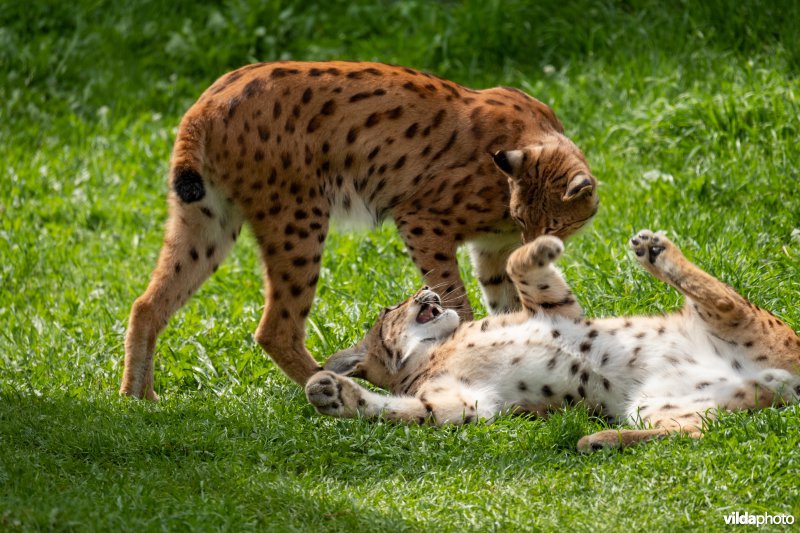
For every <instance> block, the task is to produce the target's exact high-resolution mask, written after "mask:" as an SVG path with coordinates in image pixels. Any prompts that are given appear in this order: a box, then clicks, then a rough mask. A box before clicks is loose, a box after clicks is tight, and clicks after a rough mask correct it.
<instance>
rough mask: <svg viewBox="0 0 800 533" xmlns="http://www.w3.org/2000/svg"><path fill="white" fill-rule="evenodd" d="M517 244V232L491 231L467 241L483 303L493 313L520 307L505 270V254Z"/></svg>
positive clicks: (518, 238) (515, 247) (517, 309)
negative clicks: (503, 234)
mask: <svg viewBox="0 0 800 533" xmlns="http://www.w3.org/2000/svg"><path fill="white" fill-rule="evenodd" d="M520 244H521V240H520V237H519V235H518V234H515V235H511V236H509V237H502V236H500V237H498V236H494V235H493V236H492V237H485V238H483V239H479V240H475V241H472V242H471V243H470V244H469V253H470V258H471V259H472V266H473V267H474V268H475V274H476V275H477V276H478V282H479V283H480V285H481V291H482V292H483V299H484V303H485V304H486V306H487V308H488V309H489V312H490V313H492V314H493V315H497V314H501V313H513V312H515V311H519V309H520V302H519V296H517V291H516V289H515V288H514V284H513V283H512V282H511V278H509V277H508V274H506V263H507V262H508V257H509V256H510V255H511V253H512V252H513V251H514V250H516V249H517V248H519V246H520Z"/></svg>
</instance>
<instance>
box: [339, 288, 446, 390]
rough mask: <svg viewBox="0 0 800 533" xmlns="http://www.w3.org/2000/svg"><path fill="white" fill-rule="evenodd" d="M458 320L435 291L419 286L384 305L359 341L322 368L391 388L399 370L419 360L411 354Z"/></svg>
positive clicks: (424, 351)
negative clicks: (404, 298)
mask: <svg viewBox="0 0 800 533" xmlns="http://www.w3.org/2000/svg"><path fill="white" fill-rule="evenodd" d="M458 323H459V319H458V314H457V313H456V312H455V311H453V310H452V309H444V308H443V307H442V299H441V298H440V297H439V295H438V294H436V293H435V292H433V291H432V290H430V289H429V288H428V287H423V288H422V289H420V290H419V291H417V293H416V294H414V295H413V296H412V297H410V298H408V299H406V300H405V301H403V302H401V303H399V304H397V305H395V306H394V307H386V308H384V309H383V311H381V314H380V315H379V316H378V320H377V321H376V322H375V324H374V325H373V326H372V328H370V330H369V332H368V333H367V335H366V336H365V337H364V338H363V339H362V340H361V342H359V343H357V344H356V345H354V346H351V347H350V348H347V349H345V350H342V351H340V352H337V353H335V354H333V355H332V356H331V357H330V359H328V361H327V362H326V363H325V370H330V371H332V372H336V373H337V374H343V375H346V376H353V377H360V378H364V379H366V380H367V381H369V382H371V383H374V384H375V385H378V386H379V387H384V388H389V389H391V388H392V385H393V384H394V382H395V381H396V379H395V378H396V376H397V375H398V373H399V372H400V371H401V370H403V369H407V366H409V365H415V364H417V363H419V362H421V361H420V360H419V359H418V358H416V357H415V356H422V355H424V354H427V353H428V351H429V350H430V348H432V347H433V346H434V345H436V344H437V343H438V341H440V340H442V339H444V338H446V337H447V336H449V335H450V334H451V333H452V332H453V331H455V329H456V328H457V327H458Z"/></svg>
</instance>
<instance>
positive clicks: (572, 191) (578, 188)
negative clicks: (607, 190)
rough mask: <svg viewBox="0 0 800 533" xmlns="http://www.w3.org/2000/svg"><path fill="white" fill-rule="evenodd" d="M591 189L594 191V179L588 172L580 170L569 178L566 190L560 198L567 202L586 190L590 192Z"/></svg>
mask: <svg viewBox="0 0 800 533" xmlns="http://www.w3.org/2000/svg"><path fill="white" fill-rule="evenodd" d="M592 191H594V180H593V179H592V178H591V176H589V175H588V174H585V173H583V172H581V173H580V174H576V175H575V177H574V178H572V179H571V180H569V184H568V185H567V191H566V192H565V193H564V196H562V197H561V199H562V200H564V201H565V202H569V201H570V200H574V199H576V198H579V197H581V196H583V195H584V194H586V193H587V192H588V193H591V192H592Z"/></svg>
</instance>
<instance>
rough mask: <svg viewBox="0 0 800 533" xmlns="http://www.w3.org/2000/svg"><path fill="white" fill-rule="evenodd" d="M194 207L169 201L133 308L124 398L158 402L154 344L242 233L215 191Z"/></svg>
mask: <svg viewBox="0 0 800 533" xmlns="http://www.w3.org/2000/svg"><path fill="white" fill-rule="evenodd" d="M208 189H209V194H207V195H206V196H205V198H204V199H203V200H202V201H200V202H196V203H192V204H185V203H183V202H180V201H179V200H177V199H176V198H171V199H170V204H171V205H170V217H169V220H168V222H167V229H166V236H165V238H164V244H163V246H162V248H161V253H160V255H159V258H158V263H157V266H156V268H155V270H154V271H153V274H152V276H151V278H150V283H149V285H148V287H147V290H145V292H144V294H142V295H141V296H140V297H139V298H137V299H136V301H135V302H134V304H133V308H132V310H131V314H130V319H129V322H128V331H127V335H126V337H125V368H124V371H123V375H122V384H121V385H120V394H122V395H126V396H134V397H136V398H147V399H148V400H158V395H157V394H156V393H155V391H154V389H153V358H154V355H155V348H156V338H157V336H158V334H159V333H160V332H161V331H162V330H163V329H164V327H165V326H166V325H167V321H168V320H169V318H170V317H171V316H172V315H173V314H174V313H175V312H176V311H177V310H178V309H180V308H181V307H182V306H183V304H184V303H186V301H187V300H188V299H189V297H190V296H191V295H192V294H193V293H194V292H195V291H196V290H197V289H198V288H199V287H200V285H202V283H203V282H204V281H205V280H206V279H208V277H209V276H210V275H211V274H212V273H213V272H214V271H215V270H216V269H217V267H218V266H219V264H220V263H221V262H222V260H223V259H224V258H225V256H226V255H227V254H228V252H229V251H230V249H231V247H232V246H233V243H234V241H235V240H236V238H237V236H238V234H239V230H240V228H241V218H240V217H239V216H238V214H237V213H235V212H234V211H233V209H232V207H230V206H228V205H224V204H221V203H220V202H216V201H215V200H218V198H217V197H216V196H215V195H214V189H213V188H211V187H209V188H208Z"/></svg>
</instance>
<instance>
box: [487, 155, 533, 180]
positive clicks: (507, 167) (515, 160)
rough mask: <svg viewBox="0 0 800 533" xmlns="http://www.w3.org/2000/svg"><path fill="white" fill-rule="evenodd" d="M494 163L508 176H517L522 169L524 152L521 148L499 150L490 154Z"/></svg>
mask: <svg viewBox="0 0 800 533" xmlns="http://www.w3.org/2000/svg"><path fill="white" fill-rule="evenodd" d="M492 159H494V164H495V165H497V168H499V169H500V170H502V171H503V172H505V173H506V174H508V175H509V176H512V177H516V176H519V174H520V172H521V171H522V162H523V160H524V159H525V154H524V153H523V151H522V150H499V151H497V152H495V154H494V155H493V156H492Z"/></svg>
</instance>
